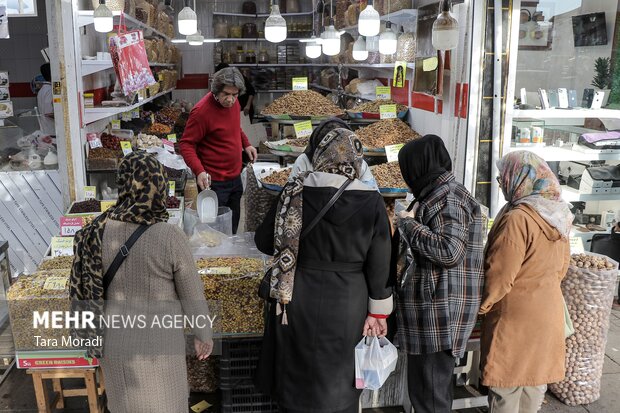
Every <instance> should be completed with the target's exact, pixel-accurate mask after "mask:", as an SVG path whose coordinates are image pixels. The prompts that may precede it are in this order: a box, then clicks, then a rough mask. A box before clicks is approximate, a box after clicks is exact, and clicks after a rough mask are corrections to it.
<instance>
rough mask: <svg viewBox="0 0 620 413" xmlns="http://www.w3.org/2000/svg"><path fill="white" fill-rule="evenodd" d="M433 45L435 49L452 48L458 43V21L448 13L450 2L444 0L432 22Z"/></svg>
mask: <svg viewBox="0 0 620 413" xmlns="http://www.w3.org/2000/svg"><path fill="white" fill-rule="evenodd" d="M432 42H433V47H434V48H435V49H436V50H450V49H454V48H455V47H456V46H457V45H458V43H459V22H458V21H457V20H456V19H455V18H454V17H452V15H451V14H450V2H449V1H448V0H444V1H443V3H442V5H441V13H440V14H439V16H437V19H436V20H435V22H434V23H433V35H432Z"/></svg>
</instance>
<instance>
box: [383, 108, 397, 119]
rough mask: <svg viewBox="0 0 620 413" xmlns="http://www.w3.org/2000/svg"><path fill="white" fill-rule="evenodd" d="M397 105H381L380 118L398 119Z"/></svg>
mask: <svg viewBox="0 0 620 413" xmlns="http://www.w3.org/2000/svg"><path fill="white" fill-rule="evenodd" d="M396 117H397V116H396V105H381V106H379V118H381V119H396Z"/></svg>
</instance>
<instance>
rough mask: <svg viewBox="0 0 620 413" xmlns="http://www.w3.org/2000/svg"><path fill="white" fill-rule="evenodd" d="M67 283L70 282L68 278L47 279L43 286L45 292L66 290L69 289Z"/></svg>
mask: <svg viewBox="0 0 620 413" xmlns="http://www.w3.org/2000/svg"><path fill="white" fill-rule="evenodd" d="M67 281H69V279H68V278H66V277H47V278H46V279H45V283H44V284H43V289H44V290H64V289H65V288H67Z"/></svg>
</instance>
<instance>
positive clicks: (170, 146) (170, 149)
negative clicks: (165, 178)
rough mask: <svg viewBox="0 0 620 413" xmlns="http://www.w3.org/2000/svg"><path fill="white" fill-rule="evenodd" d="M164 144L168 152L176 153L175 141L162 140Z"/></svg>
mask: <svg viewBox="0 0 620 413" xmlns="http://www.w3.org/2000/svg"><path fill="white" fill-rule="evenodd" d="M161 143H162V145H164V149H165V150H167V151H168V152H171V153H174V143H172V142H170V141H169V140H167V139H162V140H161Z"/></svg>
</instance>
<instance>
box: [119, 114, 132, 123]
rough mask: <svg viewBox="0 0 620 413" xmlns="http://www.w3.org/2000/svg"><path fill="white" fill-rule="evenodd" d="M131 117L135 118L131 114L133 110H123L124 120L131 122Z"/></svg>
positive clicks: (122, 118)
mask: <svg viewBox="0 0 620 413" xmlns="http://www.w3.org/2000/svg"><path fill="white" fill-rule="evenodd" d="M131 119H133V118H132V115H131V112H123V113H121V120H122V121H123V122H131ZM119 126H120V124H119Z"/></svg>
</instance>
